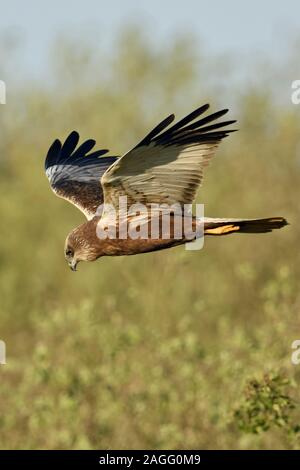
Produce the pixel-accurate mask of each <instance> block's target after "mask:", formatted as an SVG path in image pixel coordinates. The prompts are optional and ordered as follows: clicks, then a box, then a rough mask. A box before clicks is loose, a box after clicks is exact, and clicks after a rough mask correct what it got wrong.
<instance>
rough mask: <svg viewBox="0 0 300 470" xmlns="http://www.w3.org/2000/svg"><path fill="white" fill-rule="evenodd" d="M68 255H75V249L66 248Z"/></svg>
mask: <svg viewBox="0 0 300 470" xmlns="http://www.w3.org/2000/svg"><path fill="white" fill-rule="evenodd" d="M66 256H73V251H72V250H71V249H70V248H68V249H67V250H66Z"/></svg>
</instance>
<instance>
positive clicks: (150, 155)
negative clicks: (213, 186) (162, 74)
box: [101, 104, 236, 208]
mask: <svg viewBox="0 0 300 470" xmlns="http://www.w3.org/2000/svg"><path fill="white" fill-rule="evenodd" d="M208 108H209V105H208V104H206V105H204V106H201V107H200V108H197V109H196V110H195V111H193V112H192V113H190V114H189V115H188V116H186V117H184V118H183V119H181V120H180V121H179V122H177V123H176V124H174V125H173V126H172V127H170V128H168V129H165V127H166V125H168V122H169V123H171V122H172V121H173V118H172V119H171V116H173V115H171V116H169V117H168V118H166V119H165V120H164V121H162V123H160V124H159V125H158V126H156V127H155V128H154V130H153V131H151V132H150V134H148V135H147V136H146V137H145V138H144V139H143V140H142V141H141V142H140V143H139V144H138V145H137V146H136V147H134V148H133V149H132V150H131V151H130V152H128V153H126V154H125V155H123V156H122V157H121V158H120V159H119V160H118V161H117V162H115V163H114V164H113V165H112V166H111V167H110V168H108V169H107V170H106V172H105V173H104V174H103V176H102V179H101V184H102V186H103V190H104V203H105V204H113V205H114V207H115V208H117V207H118V205H119V198H120V196H127V203H128V205H131V204H133V203H136V202H140V203H143V204H151V203H158V204H163V203H168V204H174V203H179V204H190V203H192V202H193V200H194V199H195V196H196V192H197V189H198V188H199V186H200V185H201V182H202V179H203V172H204V169H205V167H206V166H207V165H208V163H209V161H210V159H211V158H212V156H213V155H214V153H215V151H216V149H217V147H218V144H219V143H220V141H221V140H222V139H223V138H224V137H226V136H228V135H229V134H230V132H234V130H233V129H230V130H228V129H226V127H227V126H228V125H231V124H233V123H234V122H236V121H234V120H230V121H223V122H217V123H213V124H210V125H207V124H208V123H211V122H213V121H215V120H217V119H219V118H220V117H221V116H223V115H224V114H226V113H227V112H228V110H227V109H224V110H221V111H218V112H216V113H213V114H210V115H208V116H205V117H201V119H198V120H196V121H195V122H193V121H194V120H195V119H196V118H198V117H199V116H202V115H203V114H204V113H205V112H206V111H207V109H208ZM161 131H163V132H161ZM158 132H161V133H158Z"/></svg>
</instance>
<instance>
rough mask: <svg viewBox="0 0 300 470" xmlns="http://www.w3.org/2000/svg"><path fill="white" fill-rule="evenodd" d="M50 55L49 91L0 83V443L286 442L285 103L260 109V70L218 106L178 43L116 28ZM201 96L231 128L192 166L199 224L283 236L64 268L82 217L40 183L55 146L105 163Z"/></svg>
mask: <svg viewBox="0 0 300 470" xmlns="http://www.w3.org/2000/svg"><path fill="white" fill-rule="evenodd" d="M51 61H52V62H51V67H50V69H51V71H52V76H51V79H50V77H49V83H50V82H51V85H49V86H48V84H44V83H34V84H32V83H26V84H23V86H22V87H19V88H18V89H17V90H15V91H14V90H13V89H11V88H10V89H9V95H8V98H7V101H8V103H7V105H6V106H1V109H0V135H1V138H0V192H1V194H0V212H1V245H0V260H1V261H0V299H1V305H0V339H2V340H4V341H5V342H6V346H7V364H6V365H5V366H0V377H1V388H0V390H1V400H0V447H1V448H3V449H9V448H10V449H11V448H16V449H20V448H29V449H44V448H53V449H60V448H62V449H65V448H68V449H71V448H72V449H73V448H80V449H90V448H110V449H114V448H124V449H134V448H158V449H163V448H171V449H176V448H207V449H215V448H235V449H248V448H257V449H265V448H299V440H298V438H297V435H298V434H297V432H296V430H297V429H298V428H297V425H298V424H299V418H300V413H299V394H298V389H299V380H300V366H298V367H297V366H293V365H292V364H291V361H290V358H291V353H292V350H291V343H292V341H294V340H295V339H297V338H299V337H300V325H299V309H300V295H299V270H300V255H299V247H298V241H299V237H300V225H299V224H298V217H299V197H298V196H299V186H300V120H299V113H300V108H297V107H296V106H293V105H292V104H291V103H290V101H287V102H286V103H285V104H281V105H280V106H279V105H278V104H276V99H275V97H274V96H273V94H272V90H271V87H270V89H268V88H267V87H266V83H267V82H265V81H264V80H263V75H262V82H263V83H264V86H259V85H254V84H252V85H251V87H249V88H247V87H245V86H243V87H242V86H241V87H240V88H237V87H234V89H231V90H230V92H229V94H228V96H229V97H231V98H228V97H226V101H225V99H224V97H223V96H222V93H220V90H222V86H223V83H224V82H225V81H226V76H224V75H222V70H220V71H219V77H220V79H219V82H215V83H213V81H211V80H210V77H209V74H208V72H207V70H209V69H211V68H213V69H214V73H217V72H216V67H215V66H214V67H211V64H210V63H209V59H208V58H205V57H202V56H201V54H200V53H199V51H197V50H195V48H194V45H193V41H192V39H191V38H188V37H187V38H185V37H181V38H177V39H176V40H175V39H174V41H173V43H171V44H168V45H167V44H166V45H163V47H162V48H161V49H160V50H157V49H155V47H154V46H152V45H150V44H149V42H147V40H146V39H145V37H144V36H143V35H142V34H141V33H140V32H139V31H138V30H137V29H135V28H128V29H126V30H124V31H123V32H122V34H121V35H120V38H119V41H118V42H117V44H116V48H115V51H114V53H113V54H111V56H109V57H107V56H105V55H104V54H103V53H102V52H101V51H100V50H91V49H90V47H89V45H88V43H87V44H83V45H78V44H76V43H73V42H72V41H70V40H68V39H67V38H60V40H59V41H58V42H57V44H55V45H54V49H53V54H52V59H51ZM223 65H224V64H222V66H223ZM232 66H233V67H234V65H232ZM236 67H237V68H238V64H236ZM268 72H269V71H268ZM260 73H261V72H260ZM293 78H295V77H293ZM283 86H288V85H287V84H286V83H284V84H283ZM227 89H228V84H227ZM229 89H230V87H229ZM207 101H209V102H211V105H212V110H217V109H218V108H219V106H221V107H227V106H228V107H230V108H231V107H232V106H233V108H234V113H233V112H231V113H230V118H236V117H237V118H238V128H239V132H238V133H236V134H234V135H232V136H230V137H229V138H228V139H227V140H226V141H225V142H223V144H222V145H221V147H220V149H219V150H218V153H217V155H216V157H215V159H214V162H213V164H212V165H211V167H210V168H209V169H208V170H207V172H206V178H205V184H204V186H203V188H202V189H201V191H200V193H199V197H198V200H199V202H204V203H205V211H206V215H209V216H216V217H227V216H228V217H229V216H230V217H240V216H242V217H260V216H262V217H264V216H285V217H287V219H288V220H289V221H290V223H291V226H289V227H287V228H285V229H283V230H281V231H278V232H276V233H272V234H264V235H246V234H245V235H241V236H235V235H232V236H230V237H224V238H213V239H208V240H206V242H205V246H204V249H203V250H202V251H200V252H195V251H192V252H191V251H185V250H184V248H183V247H179V248H175V249H172V250H167V251H162V252H158V253H153V254H145V255H139V256H138V257H128V258H111V259H109V258H107V259H105V258H103V259H101V260H100V261H99V262H96V263H91V264H83V263H82V264H81V265H80V266H79V271H78V272H77V273H75V274H74V273H73V272H71V271H70V270H69V269H68V267H67V265H66V263H65V260H64V256H63V245H64V240H65V237H66V235H67V233H68V232H69V231H70V230H71V229H72V228H73V227H74V226H76V225H78V224H79V223H81V222H82V221H83V220H84V219H83V216H82V215H81V214H80V213H79V212H78V211H77V210H76V209H75V208H73V207H72V206H70V205H69V204H68V203H66V202H65V201H63V200H59V199H58V198H56V197H55V196H54V195H53V194H52V193H51V191H50V188H49V185H48V182H47V179H46V177H45V176H44V172H43V164H44V157H45V154H46V152H47V149H48V147H49V145H50V144H51V142H52V141H53V140H54V138H56V137H59V138H64V137H65V136H66V135H67V133H69V132H70V131H71V130H73V129H76V130H78V131H79V132H80V134H81V137H82V139H85V138H90V137H93V138H96V139H97V145H98V146H99V147H100V148H101V147H102V148H110V149H111V151H112V154H117V155H118V154H121V153H122V152H124V151H126V150H128V148H130V147H131V146H132V145H134V144H135V142H136V141H137V140H138V139H140V138H142V137H143V136H144V134H145V132H147V131H148V130H149V129H150V128H151V127H153V125H155V123H156V122H157V121H158V120H159V119H161V118H163V117H165V116H166V115H167V114H169V113H170V112H173V111H174V112H176V114H177V116H180V115H183V114H185V113H188V112H190V111H191V110H192V109H193V108H196V107H197V106H199V105H201V104H203V103H205V102H207ZM231 101H232V102H231ZM266 374H267V377H268V374H271V376H270V377H278V379H276V380H277V382H276V380H275V382H276V383H275V385H274V387H275V392H274V393H273V392H272V393H271V392H270V393H269V392H268V393H269V394H268V393H267V392H266V388H265V387H267V385H266V380H267V379H266ZM272 374H273V375H272ZM268 380H273V379H268ZM249 383H250V388H251V384H252V385H253V383H255V384H258V385H257V386H256V390H257V389H258V392H257V393H254V392H253V393H250V394H249V389H247V384H249ZM282 384H284V385H282ZM282 386H284V388H285V391H284V394H285V395H284V396H287V397H288V403H286V402H284V403H282V402H280V403H279V405H278V403H277V401H276V400H277V398H276V397H278V396H281V387H282ZM245 387H246V389H245ZM248 387H249V386H248ZM265 393H267V405H266V406H265V407H262V408H261V403H262V401H263V399H264V398H262V396H263V397H264V396H265V395H264V394H265ZM282 393H283V392H282ZM274 397H275V398H274ZM276 404H277V405H278V406H279V411H278V407H277V411H276V406H275V405H276ZM289 404H293V405H292V406H290V407H289V406H288V405H289ZM273 405H274V406H275V412H274V413H275V414H274V413H273V414H272V411H270V409H271V410H272V409H273V408H272V407H273ZM257 407H258V409H260V412H259V413H258V418H257V416H256V415H255V413H256V411H254V417H253V414H251V413H253V410H257ZM281 407H283V409H282V408H281ZM247 410H248V411H247ZM249 410H250V411H249ZM273 411H274V409H273ZM248 412H249V413H250V415H251V416H250V418H249V414H248V415H247V413H248ZM281 412H282V413H283V414H284V416H285V418H284V421H283V422H281V424H282V426H278V422H277V421H278V419H279V418H278V416H277V415H280V413H281ZM276 413H277V414H276ZM255 416H256V417H255ZM274 416H275V417H274ZM248 418H249V419H248ZM256 418H257V419H258V421H259V425H257V421H256ZM277 418H278V419H277ZM276 420H277V421H276ZM266 423H267V424H266ZM290 423H293V424H290ZM287 426H289V428H290V429H293V430H295V432H294V436H292V437H291V433H290V432H286V427H287Z"/></svg>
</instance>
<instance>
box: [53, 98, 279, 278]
mask: <svg viewBox="0 0 300 470" xmlns="http://www.w3.org/2000/svg"><path fill="white" fill-rule="evenodd" d="M208 108H209V105H208V104H206V105H204V106H201V107H200V108H198V109H196V110H195V111H193V112H192V113H190V114H189V115H188V116H186V117H184V118H183V119H181V120H180V121H178V122H177V123H175V124H173V125H172V126H170V125H171V123H172V122H173V121H174V119H175V116H174V114H171V115H170V116H168V117H167V118H166V119H164V120H163V121H162V122H160V123H159V124H158V125H157V126H156V127H155V128H154V129H153V130H152V131H151V132H149V134H147V135H146V137H144V138H143V139H142V140H141V141H140V142H139V143H138V144H137V145H136V146H135V147H134V148H133V149H132V150H130V151H129V152H127V153H125V154H124V155H123V156H121V157H116V156H107V155H106V154H107V153H108V150H96V151H93V152H91V150H92V149H93V148H94V146H95V143H96V142H95V141H94V140H92V139H90V140H87V141H85V142H83V143H82V144H81V145H80V146H79V147H77V145H78V142H79V134H78V133H77V132H76V131H73V132H71V134H70V135H69V136H68V137H67V139H66V140H65V142H64V143H63V144H62V143H61V142H60V141H59V140H58V139H56V140H55V141H54V142H53V144H52V145H51V147H50V149H49V151H48V154H47V157H46V161H45V171H46V175H47V177H48V179H49V182H50V185H51V188H52V190H53V191H54V193H55V194H56V195H57V196H59V197H61V198H63V199H66V200H68V201H69V202H71V203H72V204H74V205H75V206H76V207H77V208H78V209H80V210H81V211H82V212H83V213H84V215H85V216H86V218H87V222H85V223H83V224H82V225H80V226H79V227H76V228H75V229H74V230H72V231H71V232H70V234H69V235H68V236H67V239H66V242H65V253H64V254H65V258H66V261H67V262H68V264H69V267H70V268H71V269H72V270H73V271H75V270H76V266H77V264H78V262H79V261H95V260H96V259H98V258H100V257H101V256H120V255H133V254H139V253H146V252H151V251H155V250H161V249H165V248H170V247H172V246H177V245H179V244H183V243H186V242H189V241H192V240H193V236H185V235H183V236H182V237H181V238H178V237H175V231H174V214H172V215H171V217H170V221H171V222H170V224H171V226H172V227H171V230H170V231H169V235H168V236H167V237H166V236H164V233H163V231H162V230H160V232H159V236H158V237H155V238H153V237H151V236H150V235H149V236H148V237H144V238H142V237H141V238H136V237H135V238H133V237H130V236H127V237H126V236H125V237H124V236H122V237H121V236H119V234H120V230H121V227H120V224H121V222H120V221H121V220H122V221H123V222H124V217H125V219H126V220H125V222H126V223H127V222H128V221H130V220H129V219H130V218H131V216H130V215H128V214H129V213H128V212H126V211H125V214H126V215H125V216H124V217H123V219H121V218H119V219H114V222H111V220H112V219H111V218H110V217H111V211H110V210H108V209H107V207H112V208H114V209H115V210H116V211H118V210H120V202H119V201H120V198H122V197H123V198H124V197H126V208H128V207H129V206H130V205H134V204H143V205H145V207H146V208H149V207H151V206H152V205H153V204H154V205H155V204H160V205H161V204H162V205H166V204H167V205H169V206H170V205H172V204H179V206H180V207H181V206H184V205H186V204H191V203H192V202H193V201H194V199H195V196H196V192H197V190H198V188H199V186H200V185H201V183H202V179H203V172H204V169H205V167H206V166H207V165H208V163H209V161H210V159H211V157H212V156H213V155H214V153H215V151H216V148H217V146H218V144H219V143H220V142H221V140H222V139H223V138H224V137H226V136H228V135H229V134H230V133H231V132H233V131H234V129H228V127H227V126H229V125H231V124H233V123H234V122H235V121H233V120H230V121H221V122H219V121H218V122H216V121H217V120H218V119H219V118H221V117H222V116H223V115H225V114H226V113H227V111H228V110H227V109H223V110H221V111H218V112H215V113H213V114H206V111H207V110H208ZM205 114H206V115H205ZM104 155H105V156H104ZM182 217H183V215H182ZM191 218H192V227H193V228H194V229H195V227H196V226H197V224H198V223H200V222H199V219H198V218H197V217H195V216H191ZM109 220H110V222H109V223H110V224H112V223H113V224H115V228H116V232H115V233H116V236H115V237H106V238H105V237H104V238H103V237H99V235H98V230H97V227H98V226H99V224H102V226H104V225H105V224H106V222H107V221H109ZM123 222H122V223H123ZM201 223H202V226H203V234H204V235H215V236H220V235H227V234H231V233H237V232H239V233H263V232H270V231H272V230H273V229H278V228H281V227H283V226H285V225H286V224H287V222H286V220H285V219H284V218H283V217H271V218H265V219H229V218H228V219H214V218H202V219H201ZM172 224H173V225H172ZM108 225H109V224H108ZM149 233H150V232H149ZM193 233H194V232H193ZM195 237H196V235H195V236H194V238H195Z"/></svg>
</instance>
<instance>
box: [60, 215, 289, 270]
mask: <svg viewBox="0 0 300 470" xmlns="http://www.w3.org/2000/svg"><path fill="white" fill-rule="evenodd" d="M100 219H101V217H94V218H93V219H92V220H90V221H88V222H86V223H84V224H82V225H80V226H79V227H77V228H75V229H74V230H73V231H72V232H71V233H70V235H69V236H68V238H67V240H66V251H67V250H68V249H70V250H71V251H72V252H73V255H72V263H73V268H74V269H76V266H77V264H78V262H79V261H86V260H87V261H95V260H96V259H98V258H100V257H102V256H128V255H136V254H140V253H147V252H151V251H158V250H164V249H166V248H171V247H173V246H178V245H182V244H185V243H189V242H192V241H194V240H195V237H196V236H195V233H196V232H197V229H198V230H199V229H201V228H202V233H203V234H204V235H205V236H207V235H212V236H222V235H228V234H232V233H265V232H270V231H272V230H273V229H278V228H281V227H283V226H285V225H287V222H286V220H285V219H284V218H282V217H272V218H267V219H248V220H247V219H209V218H206V219H203V220H202V221H200V220H199V219H196V217H193V218H192V225H191V227H192V231H191V232H190V233H189V232H188V233H187V234H186V235H185V236H182V237H181V238H175V237H174V220H175V219H174V216H170V219H169V220H170V229H169V230H170V233H169V235H170V236H169V237H166V232H165V231H164V230H163V228H162V222H161V218H160V225H159V227H160V231H159V238H157V239H153V238H151V219H149V222H148V238H136V239H132V238H130V237H129V236H128V237H127V238H125V239H121V238H119V232H120V230H119V227H118V226H117V230H116V232H117V238H116V239H110V238H105V239H100V238H99V237H98V235H97V225H98V223H99V221H100ZM183 222H184V221H183V219H182V233H184V223H183ZM128 223H130V219H129V220H128ZM175 223H178V219H177V221H176V222H175ZM177 227H178V225H177ZM123 233H124V232H123ZM198 233H199V232H198ZM75 253H76V256H75Z"/></svg>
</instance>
